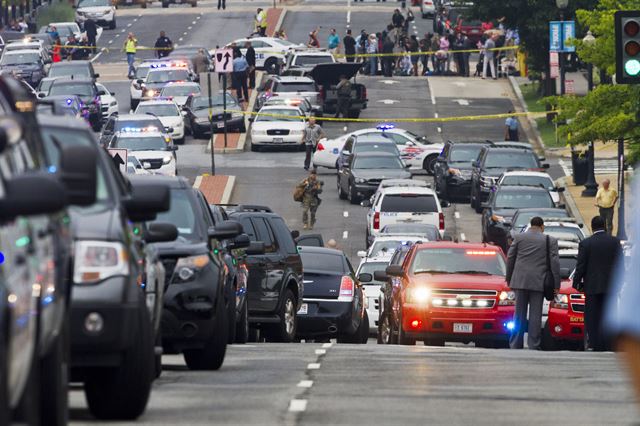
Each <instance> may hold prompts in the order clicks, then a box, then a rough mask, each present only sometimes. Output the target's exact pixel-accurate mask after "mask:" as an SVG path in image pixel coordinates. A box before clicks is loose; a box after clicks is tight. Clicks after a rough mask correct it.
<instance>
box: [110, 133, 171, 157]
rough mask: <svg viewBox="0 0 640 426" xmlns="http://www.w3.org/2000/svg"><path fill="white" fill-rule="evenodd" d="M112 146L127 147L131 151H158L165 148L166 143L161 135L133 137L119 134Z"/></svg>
mask: <svg viewBox="0 0 640 426" xmlns="http://www.w3.org/2000/svg"><path fill="white" fill-rule="evenodd" d="M113 147H114V148H124V149H129V150H131V151H160V150H165V149H166V148H167V143H166V142H165V140H164V138H163V137H162V136H143V137H135V138H132V137H127V136H119V137H118V138H117V139H116V143H115V144H114V146H113ZM167 155H169V154H167Z"/></svg>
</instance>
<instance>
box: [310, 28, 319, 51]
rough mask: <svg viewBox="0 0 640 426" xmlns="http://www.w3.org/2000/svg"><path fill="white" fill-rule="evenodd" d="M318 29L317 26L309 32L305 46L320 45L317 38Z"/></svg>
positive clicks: (316, 46)
mask: <svg viewBox="0 0 640 426" xmlns="http://www.w3.org/2000/svg"><path fill="white" fill-rule="evenodd" d="M318 30H319V28H316V29H315V30H313V31H311V32H310V33H309V41H308V42H307V47H315V48H318V47H320V40H318Z"/></svg>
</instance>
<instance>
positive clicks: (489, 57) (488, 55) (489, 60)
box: [482, 35, 498, 80]
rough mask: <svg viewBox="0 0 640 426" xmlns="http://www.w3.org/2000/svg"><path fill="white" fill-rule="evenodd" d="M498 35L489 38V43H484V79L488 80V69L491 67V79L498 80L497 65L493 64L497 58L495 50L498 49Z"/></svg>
mask: <svg viewBox="0 0 640 426" xmlns="http://www.w3.org/2000/svg"><path fill="white" fill-rule="evenodd" d="M496 38H497V36H496V35H492V36H490V37H488V38H487V41H485V42H484V63H483V64H482V79H483V80H484V79H485V78H487V67H491V77H492V78H493V79H494V80H497V79H498V77H497V75H496V64H495V62H493V59H494V57H495V51H494V50H493V49H495V47H496Z"/></svg>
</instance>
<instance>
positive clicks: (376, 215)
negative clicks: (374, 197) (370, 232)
mask: <svg viewBox="0 0 640 426" xmlns="http://www.w3.org/2000/svg"><path fill="white" fill-rule="evenodd" d="M373 229H380V212H375V213H374V214H373Z"/></svg>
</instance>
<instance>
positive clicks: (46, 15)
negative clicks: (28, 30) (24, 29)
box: [36, 1, 75, 29]
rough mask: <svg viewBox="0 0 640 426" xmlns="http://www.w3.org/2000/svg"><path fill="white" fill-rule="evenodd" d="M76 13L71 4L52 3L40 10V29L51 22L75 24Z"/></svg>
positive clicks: (38, 19) (38, 22) (38, 21)
mask: <svg viewBox="0 0 640 426" xmlns="http://www.w3.org/2000/svg"><path fill="white" fill-rule="evenodd" d="M74 21H75V11H74V10H73V7H71V5H70V4H69V2H66V1H64V2H60V3H52V4H50V5H48V6H44V7H42V8H40V10H39V11H38V18H37V21H36V22H37V24H38V25H37V26H38V29H39V28H40V27H43V26H45V25H49V23H51V22H74Z"/></svg>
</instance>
